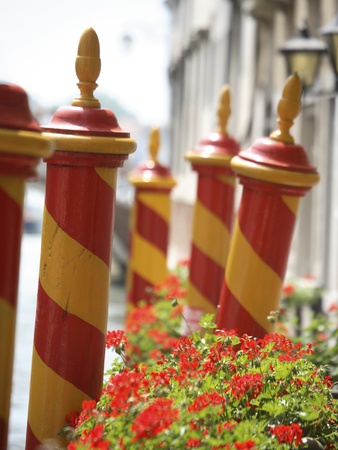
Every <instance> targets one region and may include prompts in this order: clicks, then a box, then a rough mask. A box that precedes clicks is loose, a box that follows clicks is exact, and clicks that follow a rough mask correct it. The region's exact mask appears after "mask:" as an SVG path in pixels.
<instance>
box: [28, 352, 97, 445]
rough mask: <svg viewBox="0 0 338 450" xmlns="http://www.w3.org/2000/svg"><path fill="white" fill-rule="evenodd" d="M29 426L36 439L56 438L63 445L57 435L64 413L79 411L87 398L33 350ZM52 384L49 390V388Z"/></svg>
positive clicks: (62, 423)
mask: <svg viewBox="0 0 338 450" xmlns="http://www.w3.org/2000/svg"><path fill="white" fill-rule="evenodd" d="M32 367H34V372H33V373H32V378H31V385H30V399H29V410H28V422H29V425H30V427H31V429H32V431H33V433H34V435H35V436H36V437H37V439H38V440H39V441H40V442H43V441H44V440H45V439H57V440H58V442H59V443H60V444H62V445H63V447H62V448H66V445H65V444H66V442H65V440H64V438H61V437H60V436H57V434H58V433H59V431H60V430H61V427H62V426H64V425H65V416H66V415H67V414H69V413H71V412H72V411H81V404H82V401H83V400H89V397H88V396H87V395H86V394H85V393H84V392H82V391H81V390H80V389H78V388H76V387H75V386H74V385H73V384H71V383H69V382H68V381H67V380H64V379H63V378H61V377H60V376H59V375H57V374H56V373H55V372H54V371H53V370H51V369H50V368H49V367H48V366H47V365H46V364H45V363H44V362H43V361H42V359H41V358H40V357H39V355H38V354H37V352H36V350H35V348H34V349H33V360H32ZM51 387H52V389H51Z"/></svg>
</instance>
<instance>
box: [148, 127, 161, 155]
mask: <svg viewBox="0 0 338 450" xmlns="http://www.w3.org/2000/svg"><path fill="white" fill-rule="evenodd" d="M159 148H160V130H159V129H158V128H157V127H153V128H152V129H151V131H150V137H149V153H150V159H151V161H154V163H157V162H158V160H157V154H158V149H159Z"/></svg>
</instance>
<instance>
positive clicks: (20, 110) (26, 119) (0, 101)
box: [0, 83, 41, 132]
mask: <svg viewBox="0 0 338 450" xmlns="http://www.w3.org/2000/svg"><path fill="white" fill-rule="evenodd" d="M0 128H7V129H11V130H26V131H36V132H41V129H40V126H39V125H38V123H37V121H36V120H35V118H34V117H33V115H32V113H31V110H30V108H29V102H28V96H27V94H26V92H25V91H24V90H23V89H22V88H21V87H20V86H17V85H16V84H11V83H1V84H0Z"/></svg>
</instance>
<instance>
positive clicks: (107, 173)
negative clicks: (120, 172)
mask: <svg viewBox="0 0 338 450" xmlns="http://www.w3.org/2000/svg"><path fill="white" fill-rule="evenodd" d="M95 170H96V172H97V174H98V175H99V176H100V177H101V178H102V179H103V180H104V181H105V182H106V183H107V184H109V186H110V187H111V188H112V189H113V190H114V191H115V189H116V177H117V170H116V169H112V168H111V167H97V168H96V169H95Z"/></svg>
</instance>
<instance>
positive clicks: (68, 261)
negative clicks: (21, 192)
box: [40, 208, 110, 333]
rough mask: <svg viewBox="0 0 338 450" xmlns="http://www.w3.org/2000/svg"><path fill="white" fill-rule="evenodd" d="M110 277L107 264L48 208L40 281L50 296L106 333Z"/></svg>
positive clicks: (65, 308) (45, 218) (45, 220)
mask: <svg viewBox="0 0 338 450" xmlns="http://www.w3.org/2000/svg"><path fill="white" fill-rule="evenodd" d="M109 279H110V273H109V268H108V267H107V266H106V264H105V263H104V262H103V261H102V260H101V259H100V258H98V257H97V256H96V255H94V254H93V253H92V252H90V251H89V250H87V249H86V248H84V247H83V246H82V245H80V244H79V243H78V242H76V241H75V240H74V239H73V238H71V237H70V236H69V235H68V234H66V233H65V232H64V231H63V230H62V229H61V228H60V227H59V226H58V224H57V223H56V222H55V221H54V219H53V217H52V216H51V215H50V214H49V213H48V211H47V210H46V208H45V213H44V236H43V239H42V248H41V260H40V282H41V285H42V287H43V289H44V290H45V292H46V293H47V295H48V296H49V297H51V298H52V299H53V300H54V301H55V302H56V303H57V304H58V305H59V306H60V307H61V308H63V309H64V310H67V311H69V312H70V313H72V314H75V315H76V316H78V317H81V318H82V319H83V320H85V321H86V322H88V323H90V324H92V325H93V326H95V327H97V328H98V329H99V330H100V331H102V332H103V333H105V332H106V326H107V305H108V297H109Z"/></svg>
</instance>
